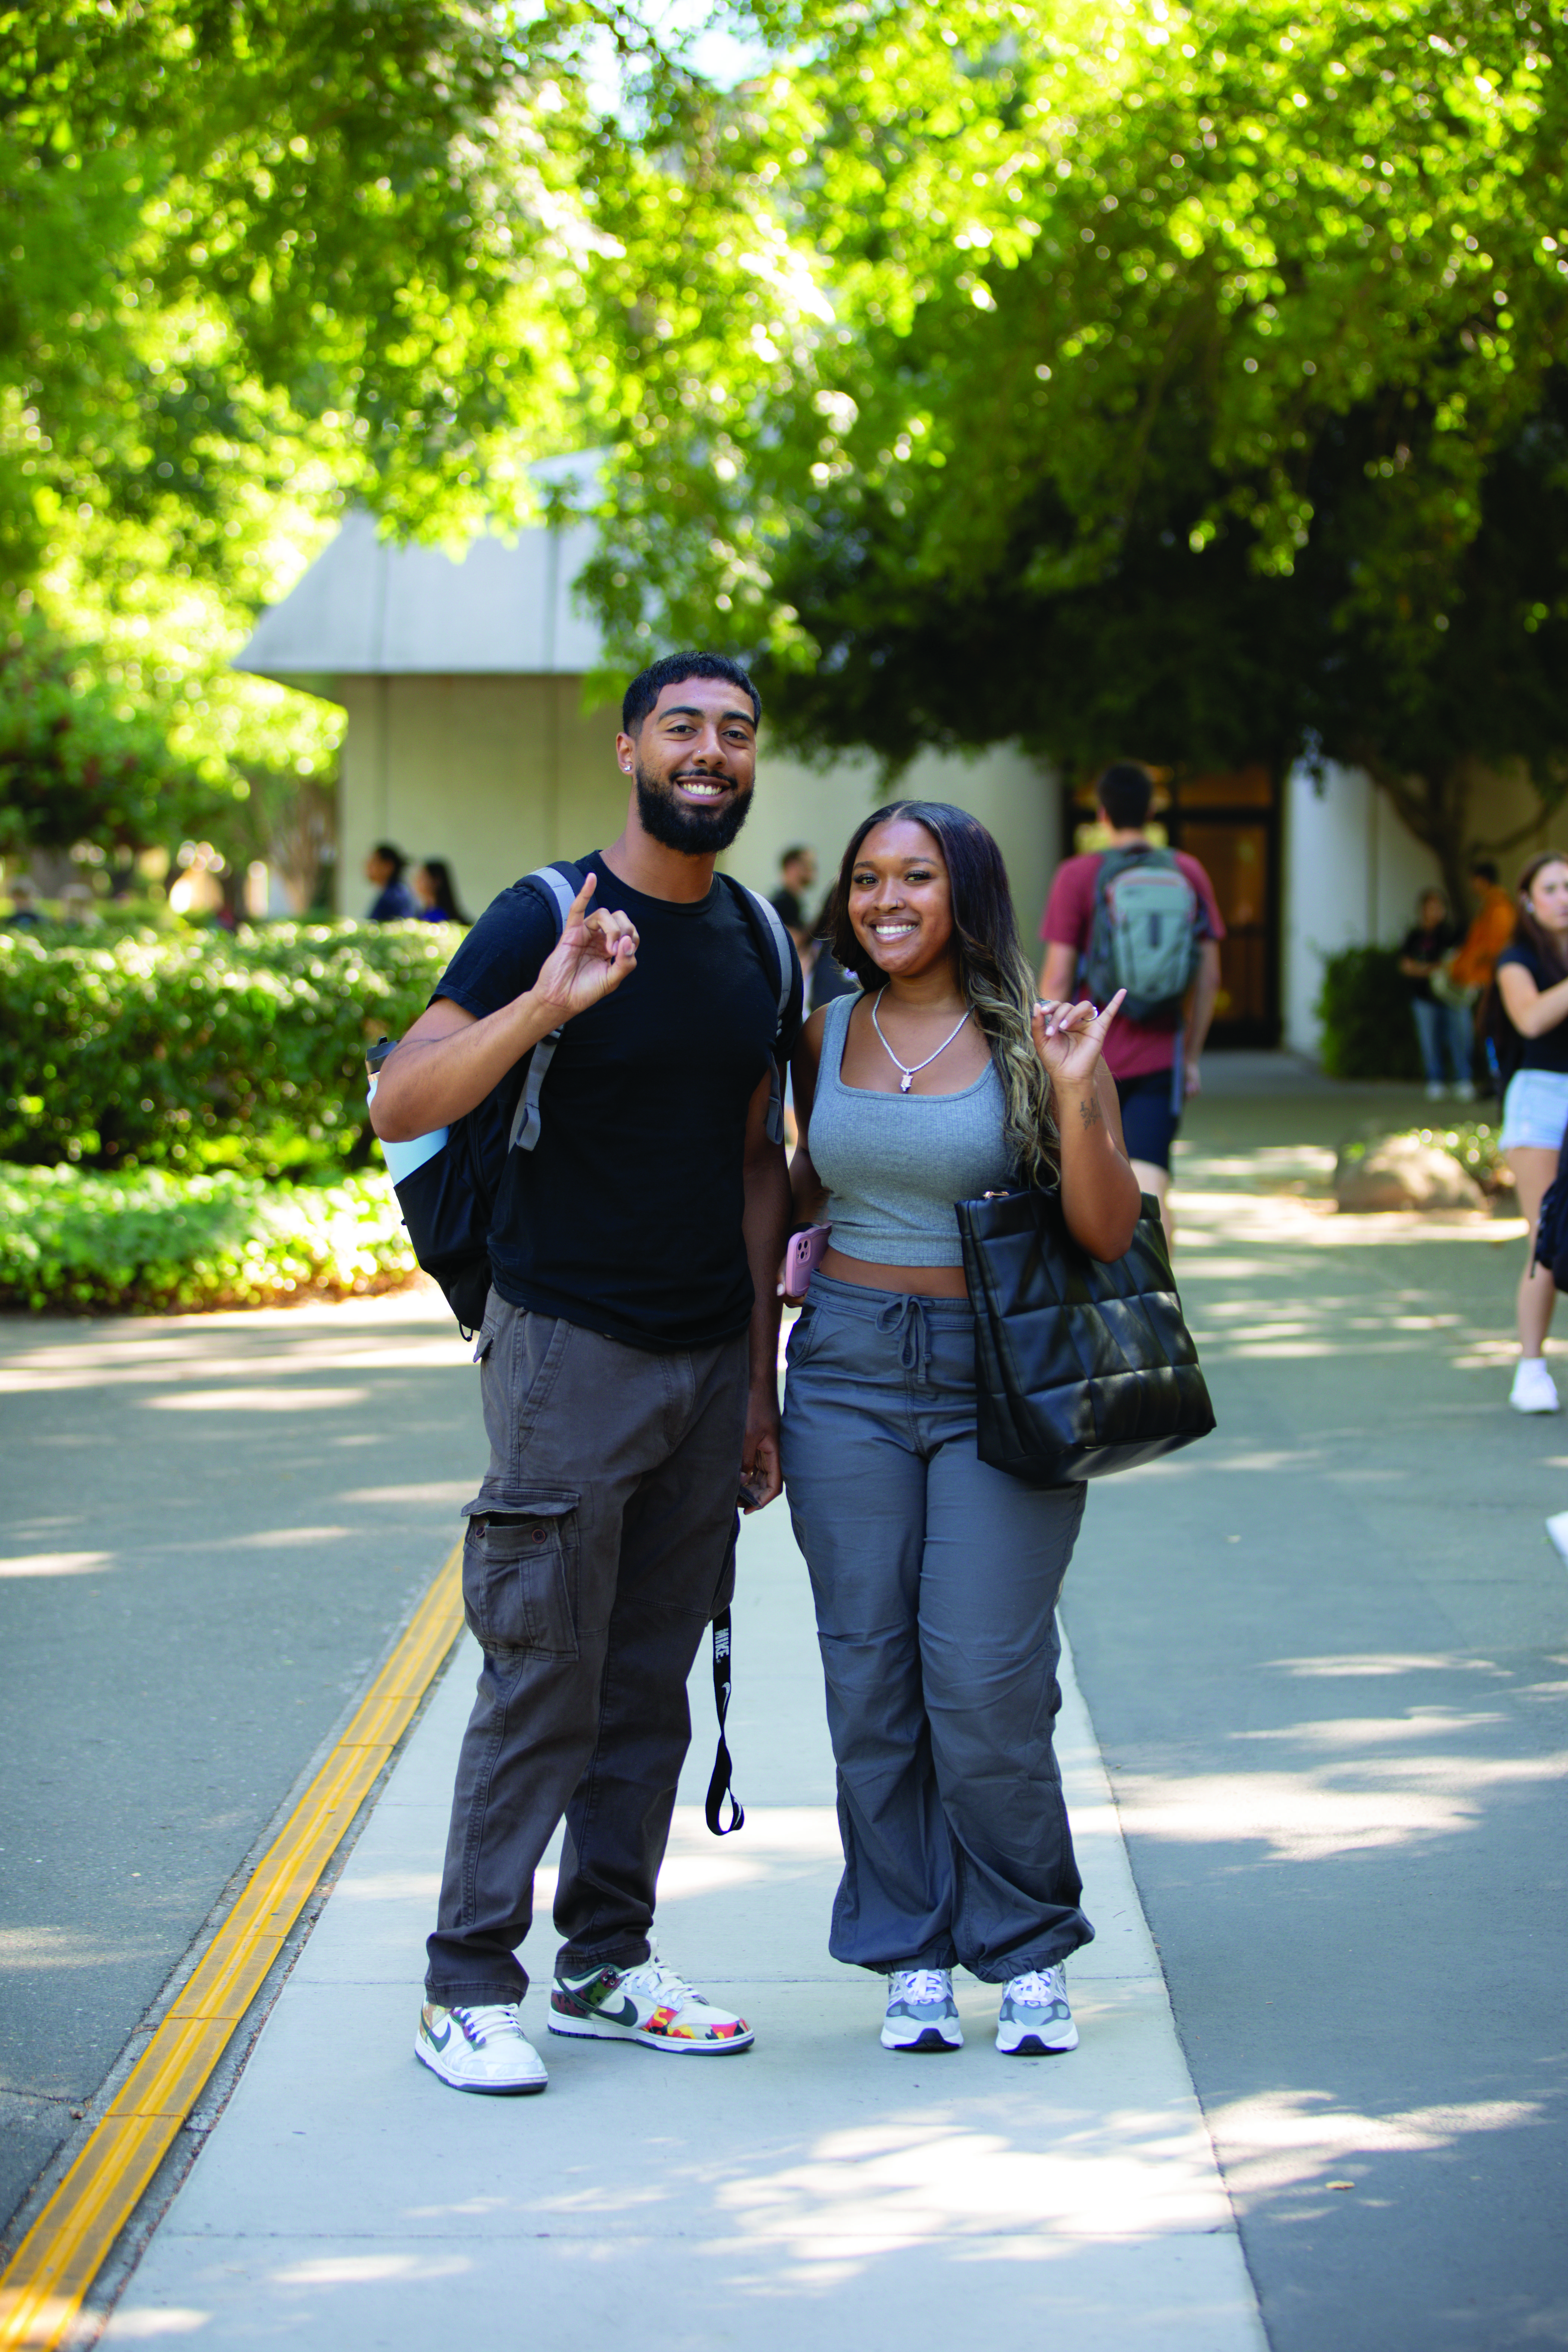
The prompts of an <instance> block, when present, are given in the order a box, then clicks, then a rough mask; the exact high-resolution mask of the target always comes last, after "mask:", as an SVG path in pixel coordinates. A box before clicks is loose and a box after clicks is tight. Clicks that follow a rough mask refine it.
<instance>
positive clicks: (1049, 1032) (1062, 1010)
mask: <svg viewBox="0 0 1568 2352" xmlns="http://www.w3.org/2000/svg"><path fill="white" fill-rule="evenodd" d="M1126 996H1127V991H1126V990H1125V989H1124V988H1119V989H1118V990H1117V992H1116V993H1115V995H1114V996H1113V997H1112V998H1111V1000H1110V1003H1109V1004H1108V1005H1107V1006H1106V1007H1105V1009H1104V1011H1103V1012H1100V1013H1097V1012H1096V1011H1095V1009H1094V1007H1093V1005H1092V1004H1068V1003H1064V1002H1061V1001H1058V1002H1055V1003H1052V1002H1050V1001H1048V1000H1047V1001H1046V1002H1043V1003H1037V1005H1036V1006H1035V1014H1034V1019H1033V1022H1032V1023H1031V1024H1030V1025H1031V1027H1032V1029H1033V1031H1034V1038H1035V1051H1036V1053H1037V1054H1038V1055H1039V1057H1040V1059H1041V1061H1042V1062H1044V1064H1045V1066H1046V1067H1047V1070H1048V1071H1049V1073H1050V1076H1051V1083H1052V1085H1053V1086H1056V1085H1058V1084H1059V1085H1062V1086H1069V1087H1071V1086H1088V1085H1089V1083H1090V1081H1091V1080H1092V1079H1093V1076H1094V1074H1095V1071H1096V1070H1097V1069H1098V1068H1099V1066H1100V1052H1101V1049H1102V1048H1103V1046H1104V1044H1105V1040H1106V1037H1107V1035H1108V1034H1109V1033H1110V1024H1111V1023H1112V1022H1113V1021H1114V1020H1115V1018H1116V1016H1117V1014H1118V1013H1120V1012H1121V1007H1122V1004H1123V1003H1124V1002H1125V1000H1126Z"/></svg>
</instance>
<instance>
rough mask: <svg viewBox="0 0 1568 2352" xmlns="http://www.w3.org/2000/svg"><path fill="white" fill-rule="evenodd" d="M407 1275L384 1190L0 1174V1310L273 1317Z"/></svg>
mask: <svg viewBox="0 0 1568 2352" xmlns="http://www.w3.org/2000/svg"><path fill="white" fill-rule="evenodd" d="M416 1272H417V1268H416V1262H415V1257H414V1252H413V1250H412V1248H411V1247H410V1245H409V1241H408V1235H407V1234H406V1233H405V1230H404V1228H403V1224H402V1222H401V1220H400V1219H399V1217H398V1213H397V1202H396V1199H395V1195H394V1193H393V1190H392V1186H391V1184H390V1182H389V1181H387V1179H386V1178H385V1177H384V1176H358V1177H351V1178H349V1179H348V1180H347V1181H344V1182H342V1183H340V1184H331V1185H317V1184H288V1185H279V1184H267V1183H263V1182H261V1181H258V1180H257V1179H255V1178H252V1177H244V1176H235V1175H223V1174H220V1175H214V1176H170V1175H166V1174H165V1173H163V1171H162V1170H159V1169H147V1170H145V1171H142V1172H141V1173H139V1174H132V1175H116V1176H95V1175H89V1174H86V1173H84V1172H83V1171H80V1170H79V1169H75V1168H0V1303H3V1304H4V1305H5V1306H8V1307H32V1308H34V1309H38V1308H47V1307H52V1308H54V1309H56V1310H57V1311H58V1310H59V1309H64V1310H66V1311H67V1312H69V1313H88V1312H89V1311H95V1312H101V1311H102V1310H104V1309H105V1308H115V1309H118V1310H119V1311H120V1312H121V1313H124V1312H125V1311H127V1310H131V1311H132V1312H138V1313H142V1312H172V1311H174V1310H177V1309H180V1308H187V1309H188V1308H191V1307H276V1306H279V1305H283V1304H286V1303H287V1302H288V1301H289V1300H291V1299H299V1298H301V1297H324V1298H345V1297H351V1296H354V1297H361V1296H364V1295H367V1294H369V1293H370V1292H373V1291H379V1290H395V1289H399V1288H401V1287H402V1286H404V1285H405V1283H407V1282H409V1281H411V1280H412V1279H413V1278H414V1276H415V1275H416Z"/></svg>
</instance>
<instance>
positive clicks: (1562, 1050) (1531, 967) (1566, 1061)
mask: <svg viewBox="0 0 1568 2352" xmlns="http://www.w3.org/2000/svg"><path fill="white" fill-rule="evenodd" d="M1509 963H1517V964H1522V966H1523V967H1524V969H1525V971H1527V972H1528V973H1529V974H1530V977H1531V980H1532V981H1533V982H1535V985H1536V986H1537V988H1539V989H1540V991H1541V992H1542V995H1543V996H1544V995H1545V993H1546V992H1547V990H1548V989H1549V988H1555V987H1556V986H1557V983H1558V982H1559V981H1560V980H1561V979H1562V977H1563V974H1562V973H1561V972H1560V971H1548V970H1547V969H1546V966H1545V965H1544V963H1542V960H1541V958H1540V956H1538V955H1537V953H1536V951H1535V950H1534V949H1533V948H1532V947H1531V944H1530V941H1529V940H1514V942H1513V944H1512V946H1511V947H1506V948H1504V950H1503V951H1502V953H1501V955H1500V956H1499V958H1498V960H1497V968H1498V970H1499V971H1501V970H1502V968H1503V966H1504V964H1509ZM1509 1025H1510V1027H1512V1024H1511V1023H1510V1024H1509ZM1514 1034H1515V1035H1516V1036H1517V1037H1518V1038H1519V1042H1520V1048H1521V1050H1520V1053H1519V1055H1518V1056H1517V1058H1516V1059H1515V1061H1514V1064H1513V1067H1514V1068H1515V1069H1516V1070H1553V1071H1555V1072H1556V1073H1557V1075H1558V1076H1560V1077H1561V1076H1568V1020H1564V1021H1560V1022H1559V1023H1558V1024H1557V1026H1556V1028H1555V1029H1548V1030H1547V1032H1546V1034H1545V1035H1544V1036H1542V1037H1527V1036H1525V1035H1524V1034H1523V1032H1522V1031H1521V1030H1516V1031H1515V1032H1514Z"/></svg>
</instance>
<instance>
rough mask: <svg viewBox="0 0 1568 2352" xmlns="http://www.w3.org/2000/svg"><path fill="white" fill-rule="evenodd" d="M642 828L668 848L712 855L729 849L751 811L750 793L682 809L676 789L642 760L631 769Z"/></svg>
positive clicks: (734, 794)
mask: <svg viewBox="0 0 1568 2352" xmlns="http://www.w3.org/2000/svg"><path fill="white" fill-rule="evenodd" d="M632 780H633V782H635V784H636V785H637V814H638V816H639V817H640V818H641V820H642V829H643V831H644V832H645V833H646V834H648V835H651V836H652V838H653V839H654V840H655V841H657V842H659V843H661V844H662V845H663V846H664V847H665V848H666V849H679V850H680V851H681V852H682V853H683V855H684V856H688V857H711V856H713V855H714V854H715V852H716V851H718V850H721V849H728V848H729V846H730V844H731V842H732V841H733V840H734V838H735V835H737V834H738V833H739V832H740V830H741V827H742V825H743V824H745V822H746V819H747V817H748V816H750V814H751V813H752V795H751V793H750V792H744V793H739V792H737V793H731V795H730V796H729V798H728V799H726V800H723V801H721V802H720V803H719V804H718V806H717V807H716V808H711V809H689V808H682V807H681V805H680V803H679V801H678V800H677V799H676V797H675V794H674V793H673V791H671V790H669V789H668V788H667V787H665V786H663V785H660V784H657V783H655V782H654V781H653V779H652V777H651V776H649V775H648V773H647V770H646V769H645V768H644V767H643V765H642V763H641V761H638V762H637V766H636V767H635V768H634V769H633V771H632Z"/></svg>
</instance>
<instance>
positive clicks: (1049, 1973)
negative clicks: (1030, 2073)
mask: <svg viewBox="0 0 1568 2352" xmlns="http://www.w3.org/2000/svg"><path fill="white" fill-rule="evenodd" d="M996 2047H997V2049H998V2050H1000V2051H1001V2053H1002V2054H1003V2056H1004V2057H1005V2058H1050V2057H1055V2056H1058V2055H1059V2054H1060V2053H1061V2052H1062V2051H1064V2050H1076V2049H1077V2048H1078V2028H1077V2026H1076V2025H1075V2024H1074V2023H1073V2021H1072V2011H1071V2010H1070V2009H1069V2008H1068V1984H1067V1971H1066V1969H1064V1968H1062V1966H1061V1964H1060V1963H1059V1962H1058V1965H1057V1966H1056V1967H1055V1968H1054V1969H1031V1970H1030V1972H1029V1974H1028V1975H1027V1976H1025V1977H1015V1978H1014V1979H1013V1981H1012V1982H1011V1984H1010V1985H1009V1986H1008V1987H1007V1990H1006V1991H1005V1993H1004V1994H1003V1995H1002V2013H1001V2015H1000V2017H998V2019H997V2021H996Z"/></svg>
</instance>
